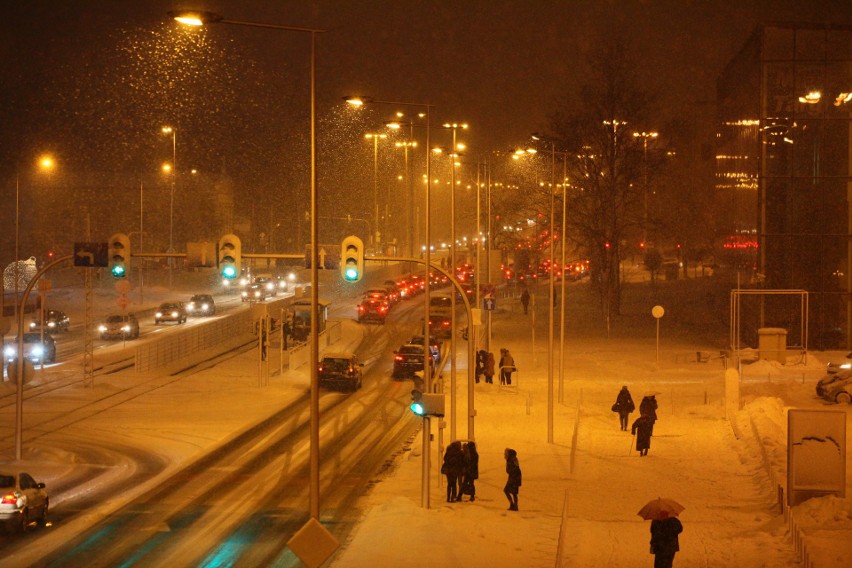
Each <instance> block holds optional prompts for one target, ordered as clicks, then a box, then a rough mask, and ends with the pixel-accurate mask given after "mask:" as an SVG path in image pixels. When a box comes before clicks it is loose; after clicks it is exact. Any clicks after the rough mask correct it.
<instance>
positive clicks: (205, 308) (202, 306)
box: [201, 304, 210, 312]
mask: <svg viewBox="0 0 852 568" xmlns="http://www.w3.org/2000/svg"><path fill="white" fill-rule="evenodd" d="M209 309H210V306H209V305H208V304H201V310H202V311H205V312H206V311H207V310H209Z"/></svg>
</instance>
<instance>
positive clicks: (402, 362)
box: [391, 343, 424, 379]
mask: <svg viewBox="0 0 852 568" xmlns="http://www.w3.org/2000/svg"><path fill="white" fill-rule="evenodd" d="M423 353H424V350H423V345H415V344H413V343H405V344H403V345H401V346H400V347H399V349H397V350H396V351H394V352H393V372H392V374H391V376H392V377H393V378H395V379H398V378H402V377H410V376H413V375H414V373H416V372H417V371H422V370H423Z"/></svg>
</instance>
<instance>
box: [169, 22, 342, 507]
mask: <svg viewBox="0 0 852 568" xmlns="http://www.w3.org/2000/svg"><path fill="white" fill-rule="evenodd" d="M169 15H170V16H171V17H172V18H174V19H175V20H177V21H178V22H181V23H183V24H187V25H192V26H201V25H204V24H212V23H220V24H232V25H236V26H247V27H252V28H266V29H272V30H281V31H290V32H300V33H307V34H310V38H311V52H310V67H311V71H310V74H311V78H310V83H311V86H310V91H311V95H310V115H311V365H310V371H311V434H310V438H311V443H310V446H311V448H310V454H311V455H310V462H311V463H310V501H311V505H310V507H311V511H310V514H311V517H312V518H313V519H319V384H318V380H317V362H318V361H319V334H318V330H319V328H318V325H317V323H318V322H317V317H318V314H317V311H318V308H319V286H318V284H319V270H318V266H317V263H318V261H319V259H318V256H319V255H318V254H317V248H318V247H317V244H318V242H319V239H318V233H319V231H318V227H317V132H316V126H317V116H316V83H317V81H316V44H317V34H319V33H323V32H325V31H326V30H322V29H316V28H305V27H298V26H284V25H280V24H267V23H261V22H245V21H240V20H227V19H225V18H223V17H222V16H220V15H218V14H213V13H211V12H197V11H196V12H174V11H173V12H169Z"/></svg>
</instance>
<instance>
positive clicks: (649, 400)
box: [639, 394, 657, 435]
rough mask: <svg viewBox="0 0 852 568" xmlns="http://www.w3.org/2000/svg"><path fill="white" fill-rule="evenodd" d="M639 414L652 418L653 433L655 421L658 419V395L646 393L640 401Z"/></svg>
mask: <svg viewBox="0 0 852 568" xmlns="http://www.w3.org/2000/svg"><path fill="white" fill-rule="evenodd" d="M639 414H640V415H641V416H649V417H650V418H651V434H652V435H653V434H654V423H655V422H656V421H657V395H654V394H646V395H645V396H644V397H642V402H640V403H639Z"/></svg>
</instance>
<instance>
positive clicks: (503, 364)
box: [500, 349, 517, 385]
mask: <svg viewBox="0 0 852 568" xmlns="http://www.w3.org/2000/svg"><path fill="white" fill-rule="evenodd" d="M515 371H517V369H516V368H515V358H514V357H512V354H511V353H509V350H508V349H500V384H501V385H511V384H512V373H514V372H515Z"/></svg>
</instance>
